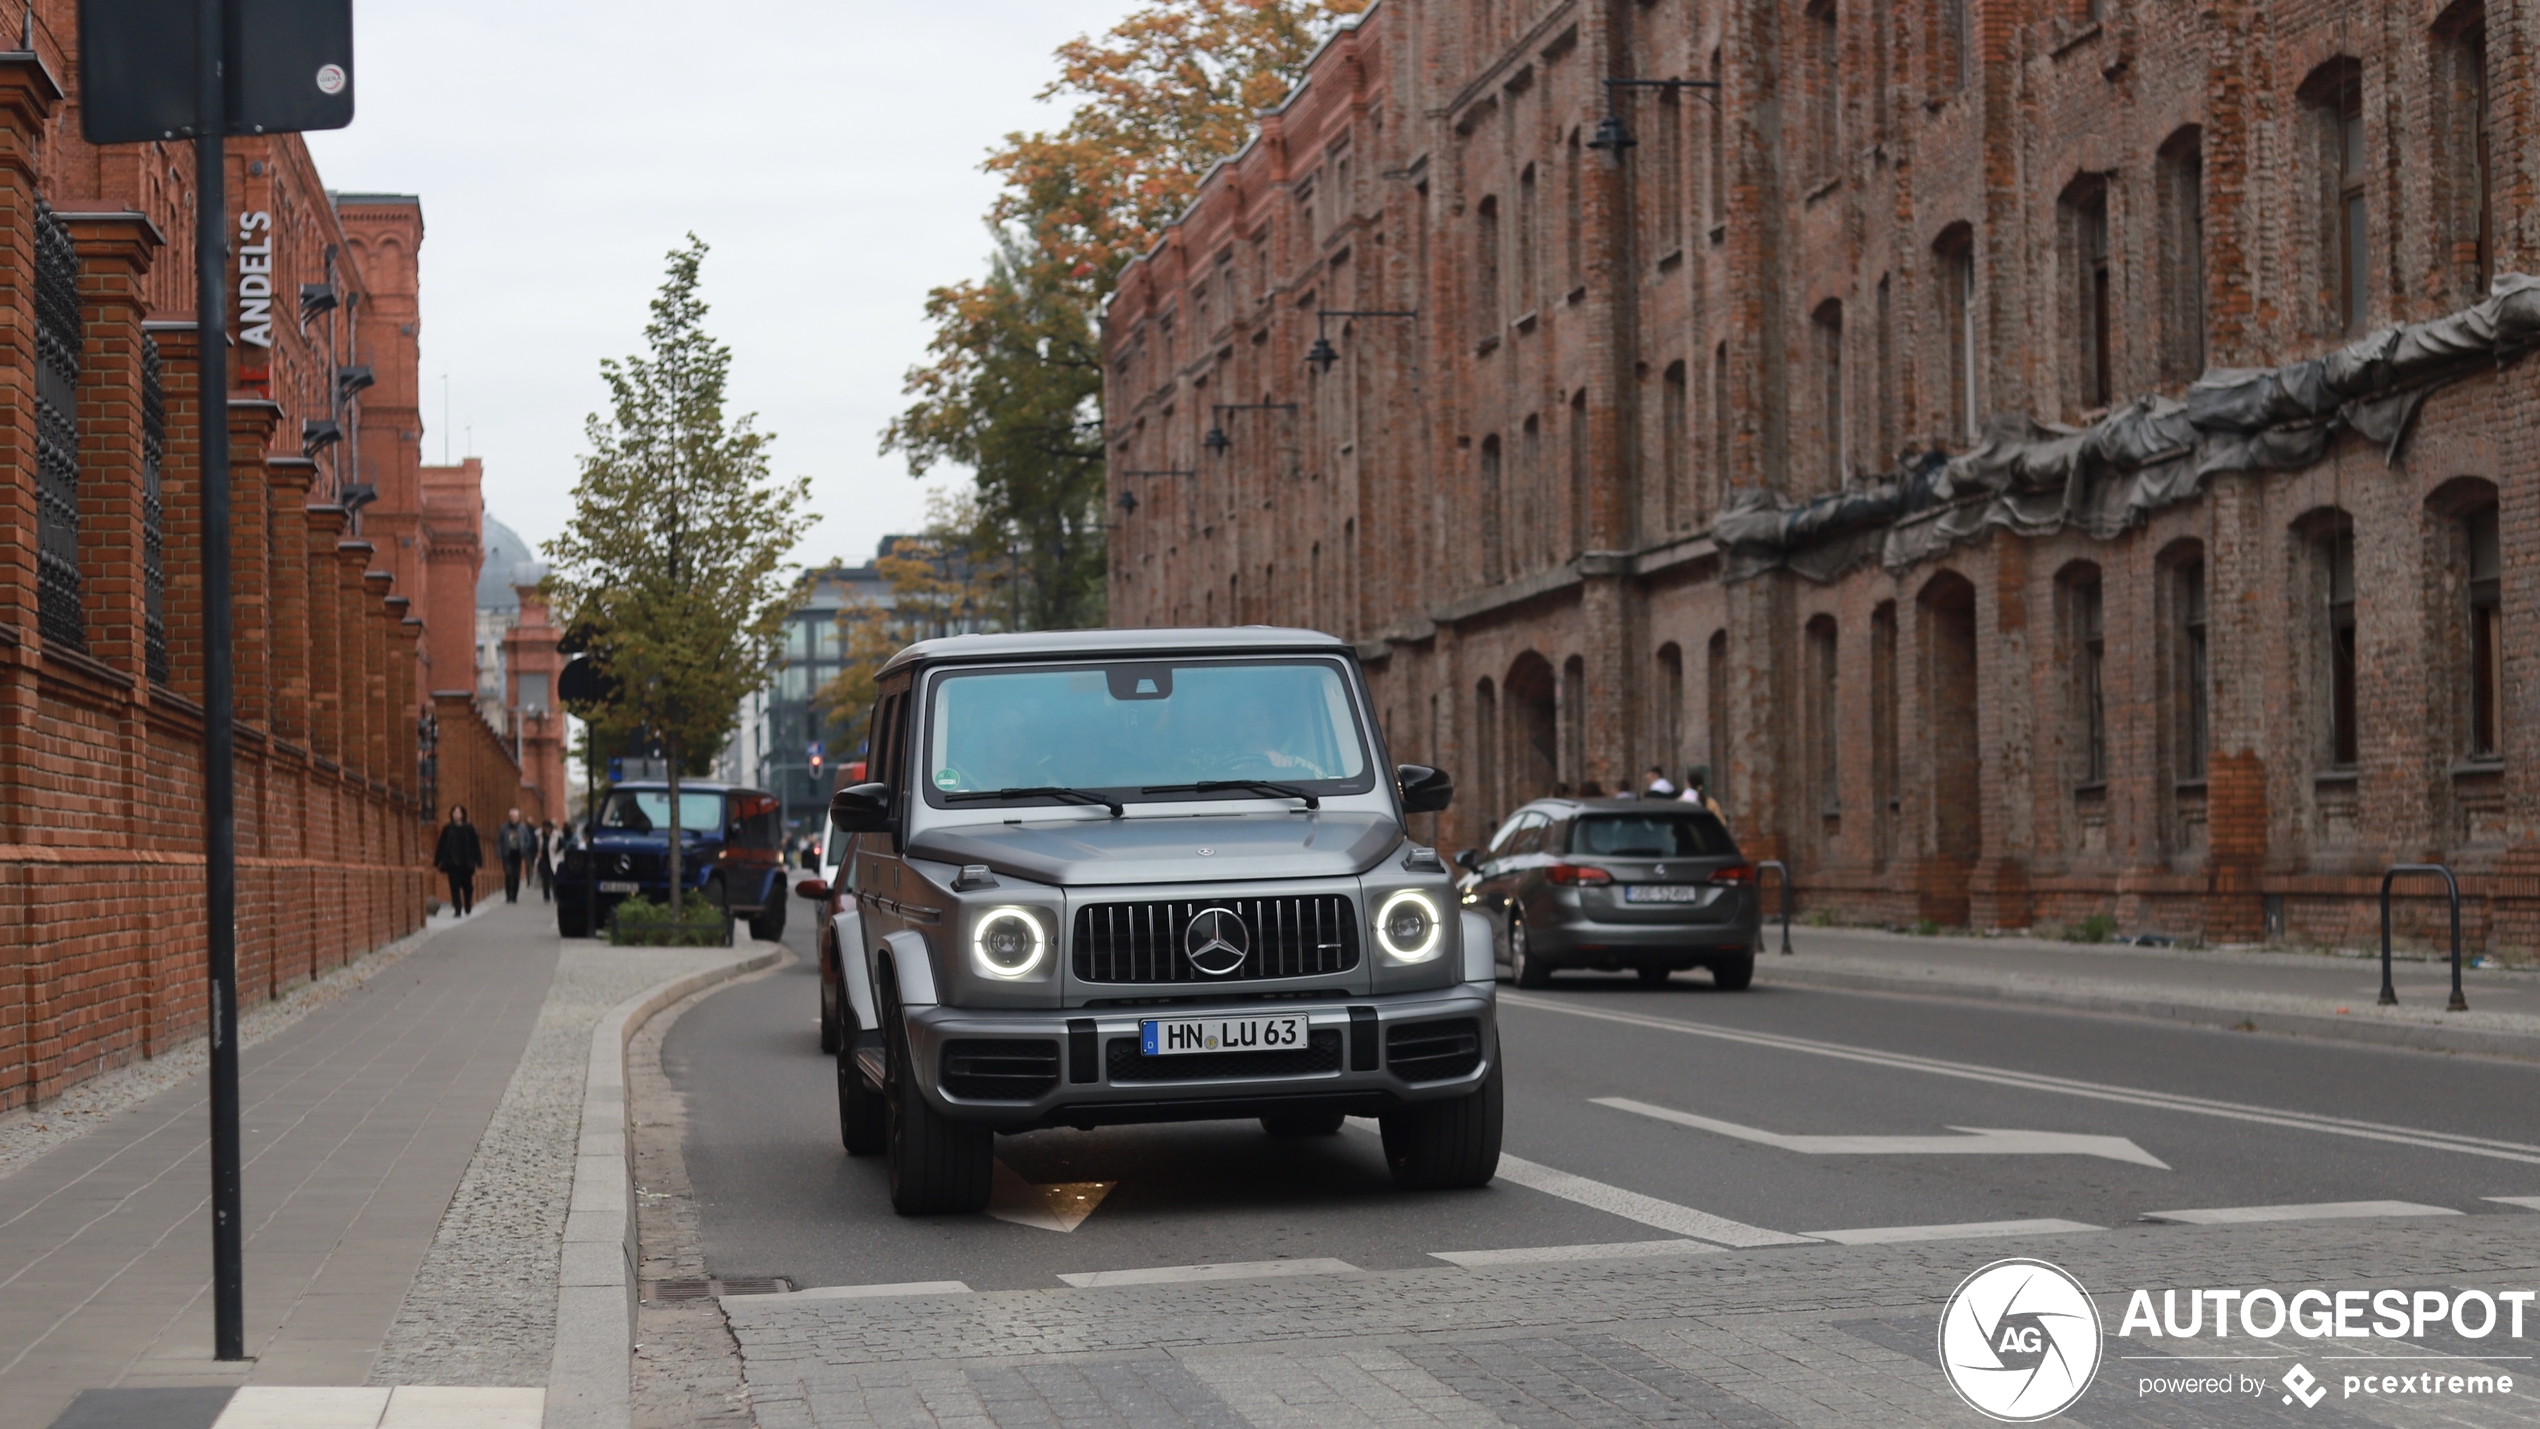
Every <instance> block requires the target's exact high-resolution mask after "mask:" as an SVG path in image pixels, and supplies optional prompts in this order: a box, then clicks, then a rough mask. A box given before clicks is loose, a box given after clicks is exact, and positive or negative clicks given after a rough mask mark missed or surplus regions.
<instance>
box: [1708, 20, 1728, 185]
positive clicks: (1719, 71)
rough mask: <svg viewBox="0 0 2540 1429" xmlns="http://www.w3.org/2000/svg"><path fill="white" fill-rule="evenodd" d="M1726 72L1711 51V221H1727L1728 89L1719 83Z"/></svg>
mask: <svg viewBox="0 0 2540 1429" xmlns="http://www.w3.org/2000/svg"><path fill="white" fill-rule="evenodd" d="M1724 73H1725V71H1724V70H1723V68H1722V66H1721V63H1720V52H1719V51H1718V50H1713V51H1712V52H1711V91H1710V93H1711V98H1712V100H1713V101H1714V102H1713V103H1712V104H1711V106H1710V114H1711V118H1710V124H1711V222H1712V223H1713V224H1714V225H1718V224H1723V223H1726V222H1728V221H1729V121H1728V102H1729V101H1728V91H1727V88H1726V86H1725V85H1724V84H1723V83H1722V76H1723V74H1724Z"/></svg>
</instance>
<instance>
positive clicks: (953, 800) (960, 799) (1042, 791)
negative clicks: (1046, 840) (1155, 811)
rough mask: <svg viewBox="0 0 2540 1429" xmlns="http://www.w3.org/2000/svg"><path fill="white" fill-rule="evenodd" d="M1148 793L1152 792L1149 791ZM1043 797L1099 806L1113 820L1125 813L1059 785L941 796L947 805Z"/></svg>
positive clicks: (1104, 799) (1099, 797)
mask: <svg viewBox="0 0 2540 1429" xmlns="http://www.w3.org/2000/svg"><path fill="white" fill-rule="evenodd" d="M1149 792H1153V791H1152V790H1150V791H1149ZM1043 797H1046V798H1051V799H1073V800H1075V801H1076V802H1077V803H1079V804H1100V805H1102V806H1103V807H1104V808H1106V809H1109V810H1110V811H1111V816H1112V817H1113V818H1115V819H1116V818H1119V817H1120V816H1121V815H1122V814H1124V813H1126V812H1127V811H1126V810H1124V809H1122V808H1121V807H1120V801H1119V800H1117V799H1114V798H1111V797H1110V796H1108V795H1105V794H1097V793H1095V792H1094V791H1092V790H1091V789H1070V788H1067V787H1065V786H1064V785H1059V784H1037V785H1034V786H1033V787H1031V788H1029V789H973V790H971V791H970V792H968V793H964V794H946V795H944V796H943V798H944V802H945V803H947V804H957V803H960V804H966V803H970V802H973V801H975V800H979V799H1032V798H1043Z"/></svg>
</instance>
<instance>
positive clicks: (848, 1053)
mask: <svg viewBox="0 0 2540 1429" xmlns="http://www.w3.org/2000/svg"><path fill="white" fill-rule="evenodd" d="M884 1122H885V1118H884V1116H883V1114H882V1093H881V1092H880V1091H879V1090H877V1089H876V1088H875V1087H874V1085H873V1084H872V1083H871V1082H868V1081H866V1080H865V1079H864V1073H863V1072H862V1071H861V1070H859V1069H858V1068H857V1066H856V1061H855V1053H854V1052H853V1051H852V1050H844V1051H841V1052H839V1054H838V1140H839V1142H840V1143H841V1144H843V1145H844V1146H845V1147H846V1148H847V1154H848V1155H849V1156H873V1155H877V1154H879V1153H880V1152H881V1151H882V1150H883V1149H884V1148H885V1147H886V1146H887V1145H888V1144H889V1140H890V1139H889V1136H888V1135H887V1132H886V1128H885V1125H884Z"/></svg>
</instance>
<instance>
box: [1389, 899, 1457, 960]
mask: <svg viewBox="0 0 2540 1429" xmlns="http://www.w3.org/2000/svg"><path fill="white" fill-rule="evenodd" d="M1445 931H1446V924H1445V922H1444V921H1443V920H1441V919H1440V918H1439V917H1438V905H1437V902H1436V901H1435V900H1434V899H1432V898H1430V897H1429V895H1428V894H1426V893H1423V892H1421V891H1420V890H1419V889H1416V888H1406V889H1404V890H1402V891H1401V892H1399V893H1397V894H1395V895H1394V896H1392V897H1391V898H1388V899H1386V900H1385V902H1384V906H1383V907H1381V908H1379V909H1377V910H1376V941H1377V943H1378V944H1380V945H1381V946H1382V947H1383V948H1384V950H1385V955H1386V956H1387V957H1390V958H1392V959H1393V960H1394V961H1395V962H1398V963H1422V962H1427V961H1428V960H1429V959H1431V958H1433V957H1436V956H1437V953H1438V948H1439V947H1440V945H1441V944H1442V943H1443V942H1444V941H1445V939H1444V936H1443V935H1444V933H1445Z"/></svg>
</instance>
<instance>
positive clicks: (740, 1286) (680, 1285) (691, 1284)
mask: <svg viewBox="0 0 2540 1429" xmlns="http://www.w3.org/2000/svg"><path fill="white" fill-rule="evenodd" d="M639 1288H640V1289H641V1291H642V1293H643V1297H644V1298H645V1299H647V1300H711V1299H713V1298H714V1297H715V1296H717V1295H791V1294H792V1293H794V1282H792V1281H791V1280H788V1279H786V1278H785V1277H784V1276H782V1275H743V1276H735V1277H733V1278H732V1279H730V1280H721V1279H706V1280H647V1281H644V1282H642V1284H641V1286H640V1287H639Z"/></svg>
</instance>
